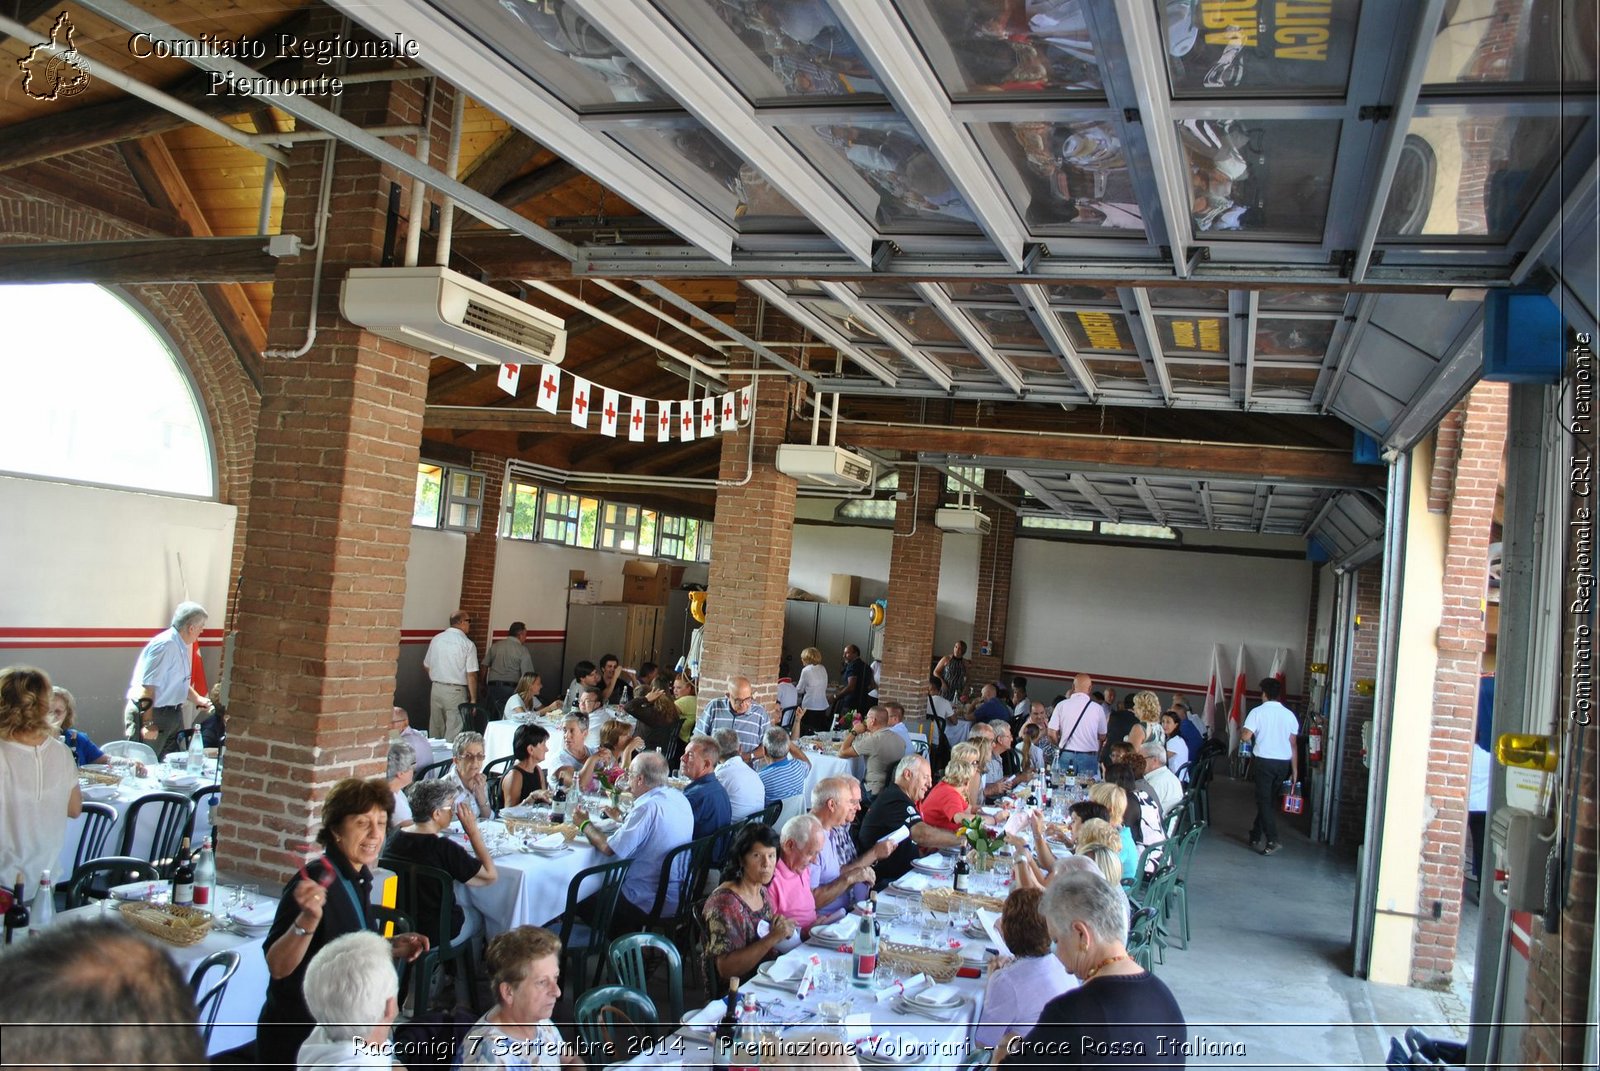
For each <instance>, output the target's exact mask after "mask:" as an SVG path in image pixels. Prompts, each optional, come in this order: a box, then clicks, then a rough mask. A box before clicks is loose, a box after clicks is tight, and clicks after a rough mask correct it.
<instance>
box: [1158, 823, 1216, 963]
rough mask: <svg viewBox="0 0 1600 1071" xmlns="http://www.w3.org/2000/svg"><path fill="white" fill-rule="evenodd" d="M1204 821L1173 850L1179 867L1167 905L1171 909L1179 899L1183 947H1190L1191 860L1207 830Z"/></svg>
mask: <svg viewBox="0 0 1600 1071" xmlns="http://www.w3.org/2000/svg"><path fill="white" fill-rule="evenodd" d="M1205 828H1206V824H1205V823H1204V822H1196V823H1195V824H1194V826H1193V827H1191V828H1190V830H1189V831H1188V832H1187V833H1185V834H1184V835H1183V839H1182V840H1180V841H1179V842H1178V847H1177V850H1176V851H1174V852H1173V855H1174V856H1175V857H1176V858H1175V859H1174V860H1173V866H1174V867H1175V868H1176V869H1177V872H1178V874H1177V877H1176V878H1175V879H1174V881H1173V883H1172V894H1171V896H1169V897H1168V898H1167V903H1166V905H1165V907H1166V908H1167V909H1168V910H1169V911H1170V910H1171V909H1172V902H1173V901H1174V900H1176V901H1177V908H1176V910H1177V912H1178V933H1179V934H1180V935H1182V937H1183V944H1182V946H1181V947H1183V948H1188V947H1189V860H1191V859H1193V858H1194V850H1195V848H1196V847H1198V846H1199V844H1200V834H1201V833H1203V832H1204V831H1205Z"/></svg>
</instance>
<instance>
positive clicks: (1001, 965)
mask: <svg viewBox="0 0 1600 1071" xmlns="http://www.w3.org/2000/svg"><path fill="white" fill-rule="evenodd" d="M1043 896H1044V891H1043V890H1042V889H1013V890H1012V891H1011V894H1010V895H1009V896H1007V897H1006V905H1005V908H1004V910H1002V911H1001V913H1000V923H999V926H998V929H999V931H1000V937H1001V939H1003V940H1004V941H1005V943H1006V947H1007V948H1008V949H1010V950H1011V955H1009V956H997V957H995V960H994V962H993V963H992V964H991V965H990V969H989V984H988V985H987V986H986V987H985V988H984V991H983V1022H982V1023H980V1024H979V1025H978V1027H977V1028H976V1029H975V1030H974V1031H973V1033H972V1040H973V1042H974V1043H976V1044H978V1045H981V1046H984V1047H988V1046H991V1045H997V1044H999V1042H1000V1039H1001V1038H1003V1037H1005V1036H1006V1035H1007V1034H1016V1035H1017V1036H1019V1037H1020V1036H1022V1035H1024V1034H1026V1033H1027V1032H1028V1031H1030V1030H1032V1029H1033V1028H1034V1025H1035V1024H1036V1023H1038V1021H1039V1012H1040V1011H1041V1010H1042V1009H1043V1008H1044V1006H1045V1004H1047V1003H1049V1001H1050V1000H1051V999H1052V998H1054V997H1057V996H1059V995H1061V994H1062V993H1065V992H1066V991H1067V990H1069V989H1072V988H1074V987H1075V986H1077V984H1078V980H1077V979H1076V978H1074V977H1072V975H1070V974H1068V973H1067V969H1066V968H1065V967H1063V966H1062V965H1061V961H1060V960H1059V959H1057V958H1056V957H1055V956H1053V955H1051V954H1050V930H1049V928H1048V927H1047V926H1045V922H1044V916H1043V915H1040V914H1039V900H1040V898H1042V897H1043Z"/></svg>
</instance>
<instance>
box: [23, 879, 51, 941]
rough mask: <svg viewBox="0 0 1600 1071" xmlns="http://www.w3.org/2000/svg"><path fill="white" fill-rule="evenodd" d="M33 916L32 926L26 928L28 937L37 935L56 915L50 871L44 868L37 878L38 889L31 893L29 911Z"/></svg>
mask: <svg viewBox="0 0 1600 1071" xmlns="http://www.w3.org/2000/svg"><path fill="white" fill-rule="evenodd" d="M29 914H30V915H32V916H33V926H32V928H31V929H29V930H28V936H29V937H37V936H39V931H40V930H43V929H44V928H45V927H46V926H48V925H50V923H52V922H54V921H55V917H56V890H55V887H54V886H52V885H51V884H50V871H48V870H46V871H45V872H44V875H43V876H42V877H41V878H40V879H39V891H38V892H36V893H34V894H33V908H32V909H31V910H30V911H29Z"/></svg>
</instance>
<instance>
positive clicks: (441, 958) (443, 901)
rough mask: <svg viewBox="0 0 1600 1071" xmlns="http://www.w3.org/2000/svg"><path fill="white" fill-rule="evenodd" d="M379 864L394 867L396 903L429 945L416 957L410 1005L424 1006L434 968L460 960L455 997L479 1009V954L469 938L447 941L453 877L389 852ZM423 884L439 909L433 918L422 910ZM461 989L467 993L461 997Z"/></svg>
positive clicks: (452, 906) (450, 934) (451, 925)
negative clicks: (396, 883)
mask: <svg viewBox="0 0 1600 1071" xmlns="http://www.w3.org/2000/svg"><path fill="white" fill-rule="evenodd" d="M378 865H379V866H382V867H385V868H386V869H389V870H392V871H394V872H395V874H396V875H397V876H398V877H399V879H400V891H399V895H398V896H396V897H395V906H396V907H397V908H399V909H400V910H401V911H402V912H404V913H405V914H407V915H409V916H411V918H413V919H415V920H416V923H417V926H416V932H417V933H420V934H423V935H425V936H426V937H427V938H428V942H429V945H430V946H431V947H429V949H428V951H426V952H424V953H423V954H422V955H420V956H418V957H417V960H416V975H415V977H414V978H413V985H414V988H413V990H412V1001H413V1003H412V1007H413V1008H416V1009H418V1010H422V1009H425V1008H427V1006H428V999H429V997H430V996H431V995H432V992H433V975H434V972H435V971H437V970H438V969H439V968H440V967H442V966H444V964H446V963H450V962H452V961H454V960H460V961H461V963H460V965H459V966H457V967H456V999H457V1000H461V1001H462V1002H463V1003H465V1004H466V1005H468V1006H469V1007H470V1008H472V1010H473V1011H479V1010H480V1003H479V1001H478V985H477V975H478V958H477V956H476V955H474V954H473V951H472V942H471V941H470V940H468V941H462V942H461V943H460V944H454V945H453V944H451V943H450V939H451V938H452V937H454V936H455V934H454V932H453V931H454V928H455V927H454V919H452V918H451V916H452V915H453V914H454V913H455V906H456V883H455V879H454V878H452V877H451V876H450V875H449V874H446V873H445V872H444V871H442V870H439V869H437V868H435V867H431V866H423V865H422V864H420V863H413V862H412V861H411V860H409V859H399V858H396V857H395V856H392V855H385V856H384V857H383V858H381V859H380V860H378ZM424 887H429V888H431V890H432V893H433V894H434V895H435V896H437V899H438V904H439V911H438V914H437V915H436V916H435V917H433V918H425V917H423V915H422V914H421V909H420V905H421V897H420V894H421V891H422V889H423V888H424ZM463 992H465V994H466V996H465V999H464V1000H463V997H462V994H463Z"/></svg>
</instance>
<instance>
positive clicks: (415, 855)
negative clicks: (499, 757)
mask: <svg viewBox="0 0 1600 1071" xmlns="http://www.w3.org/2000/svg"><path fill="white" fill-rule="evenodd" d="M463 735H464V734H463ZM407 795H409V796H410V797H411V813H412V815H413V817H414V818H415V819H416V821H415V822H414V824H413V825H412V826H411V827H410V828H409V829H403V830H401V831H400V832H398V833H396V834H395V835H394V839H393V840H391V841H390V842H389V847H388V849H387V850H386V851H385V852H384V858H385V859H387V858H390V857H393V858H396V859H404V860H406V861H407V862H410V863H416V864H418V865H419V866H429V867H433V868H434V869H435V870H442V871H444V872H445V873H446V874H448V875H450V876H451V877H452V878H454V879H455V880H456V881H458V882H460V883H462V884H463V885H492V884H494V881H495V878H496V877H498V876H499V875H498V874H497V872H496V871H495V866H494V859H493V857H491V856H490V854H489V849H488V848H487V847H485V846H484V843H483V832H482V830H480V829H479V828H478V816H477V812H476V810H475V809H474V808H473V806H472V805H471V804H470V803H462V802H458V801H457V799H456V788H455V786H454V785H452V784H451V783H450V782H448V781H441V780H432V781H418V782H417V783H416V784H414V785H412V786H411V789H410V791H409V792H408V793H407ZM451 819H458V820H460V822H461V828H462V831H463V832H465V833H466V835H467V843H468V844H470V845H471V846H472V851H471V852H468V851H466V850H465V849H464V848H462V847H461V845H459V844H457V843H456V842H455V841H453V840H451V839H450V838H449V837H446V836H444V835H443V834H444V831H445V830H446V829H447V828H448V827H449V826H450V822H451ZM439 900H440V897H439V894H438V890H437V889H436V888H435V887H434V885H433V883H431V882H422V883H420V885H419V887H418V889H417V903H416V904H414V905H412V909H413V910H414V911H415V912H416V916H417V917H416V918H415V919H414V920H413V921H414V922H415V923H416V927H417V931H418V932H419V933H424V934H427V935H428V940H429V941H432V942H433V945H434V947H435V948H442V947H443V946H445V945H450V944H460V943H461V942H462V941H464V940H466V939H467V938H468V937H471V936H472V935H473V934H474V933H475V932H477V929H478V925H477V923H478V918H479V916H478V914H477V912H475V911H474V912H471V913H468V912H466V911H464V910H463V909H462V903H461V901H462V900H463V897H462V896H461V894H460V892H459V891H458V892H457V894H456V903H455V908H454V910H453V911H451V913H450V932H449V933H443V932H441V926H440V919H439V911H440V906H439ZM468 922H471V923H472V925H466V924H467V923H468Z"/></svg>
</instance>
